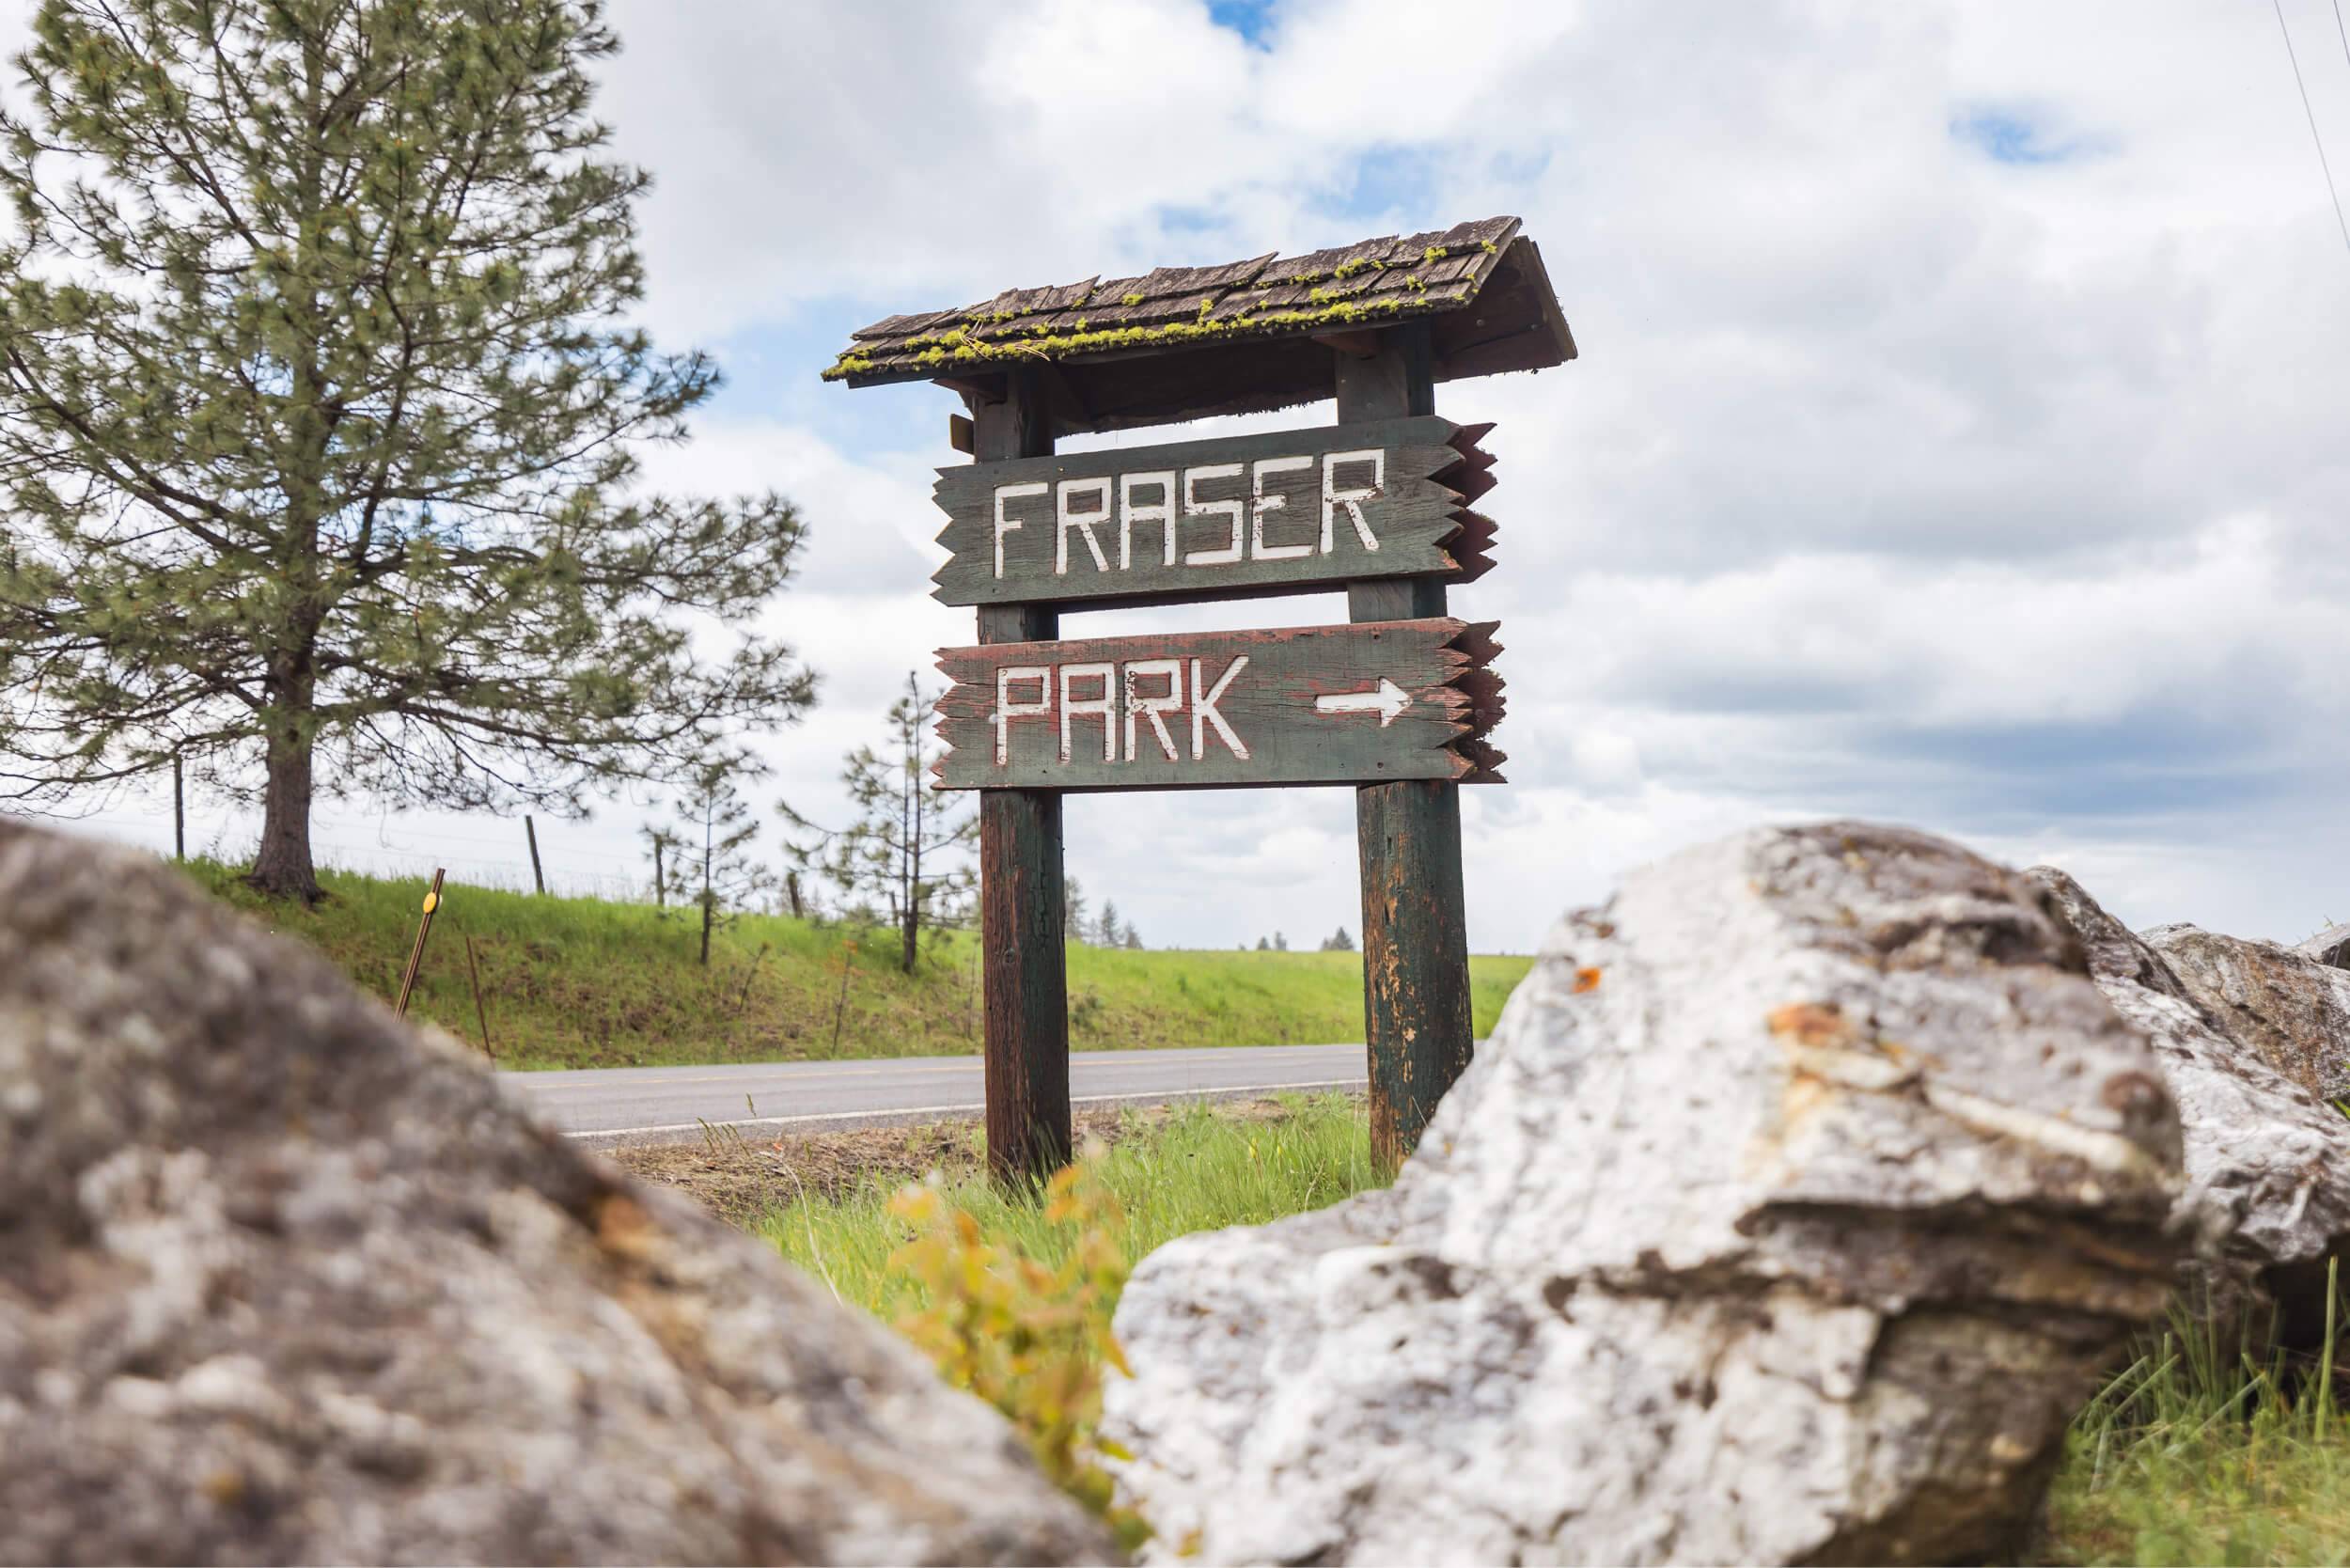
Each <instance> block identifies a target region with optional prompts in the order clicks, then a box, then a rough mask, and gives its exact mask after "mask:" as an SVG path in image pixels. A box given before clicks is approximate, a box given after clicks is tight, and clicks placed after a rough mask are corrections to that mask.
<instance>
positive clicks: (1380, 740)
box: [825, 218, 1575, 1177]
mask: <svg viewBox="0 0 2350 1568" xmlns="http://www.w3.org/2000/svg"><path fill="white" fill-rule="evenodd" d="M1518 230H1519V225H1518V222H1517V220H1516V219H1514V218H1494V219H1488V220H1484V221H1482V222H1479V223H1470V224H1462V225H1458V226H1456V227H1453V228H1450V229H1445V230H1438V231H1432V232H1430V233H1426V234H1416V235H1409V236H1402V237H1389V238H1386V239H1379V240H1370V241H1364V242H1362V243H1358V244H1354V245H1346V246H1340V247H1338V248H1336V249H1333V250H1325V251H1316V252H1312V253H1309V254H1307V255H1303V256H1295V257H1270V256H1267V257H1260V258H1257V259H1254V260H1249V261H1238V262H1232V263H1230V264H1227V265H1223V266H1214V267H1175V268H1169V267H1162V268H1159V269H1157V270H1156V271H1153V272H1152V273H1150V274H1144V275H1141V276H1136V277H1125V278H1115V279H1109V280H1104V279H1101V278H1098V277H1097V278H1089V279H1086V280H1085V281H1084V282H1082V283H1073V284H1066V285H1059V286H1054V287H1048V288H1042V289H1023V290H1007V291H1006V292H1004V293H1002V294H999V295H997V296H996V297H995V298H994V299H992V300H989V301H986V302H983V303H982V304H979V305H976V306H969V307H966V308H964V309H962V310H951V311H930V312H924V313H919V314H916V315H907V316H892V317H890V318H888V319H887V320H885V321H877V322H875V323H874V324H873V325H872V326H870V327H867V328H865V329H864V330H863V331H861V332H859V333H857V334H855V335H854V340H853V341H852V343H851V346H850V347H849V349H848V350H847V351H845V352H844V353H842V354H841V355H840V357H839V359H838V361H837V362H836V363H835V364H834V365H833V367H832V368H829V369H828V370H826V371H825V376H826V378H827V379H831V380H839V381H845V382H847V383H848V384H850V385H853V386H858V385H873V384H885V383H891V382H901V381H915V380H928V381H932V382H935V383H937V384H941V385H944V386H947V387H948V388H950V389H952V390H954V391H956V392H958V393H960V394H961V395H962V396H963V399H964V403H965V405H966V407H967V408H968V410H969V418H968V419H967V420H965V419H958V420H956V421H955V422H954V424H955V429H954V431H953V432H952V433H953V435H954V437H955V443H956V445H957V446H958V447H961V449H963V450H964V451H965V452H967V453H969V454H970V455H971V456H972V457H973V458H975V459H976V460H977V461H976V462H974V463H970V464H968V465H963V466H957V467H953V468H947V469H942V470H940V477H939V482H938V486H937V499H938V503H939V505H940V507H941V508H942V509H943V510H945V511H946V513H947V516H948V523H947V526H946V528H945V530H944V531H943V532H942V533H941V534H940V535H939V541H940V542H941V543H942V544H944V545H945V546H946V547H947V551H948V560H947V563H946V564H945V565H944V566H943V567H942V568H941V569H940V570H939V572H938V573H937V576H936V581H937V585H938V586H937V589H936V594H937V597H938V598H939V599H941V600H943V601H945V602H946V603H948V604H960V605H969V606H974V607H975V608H976V610H977V612H978V618H979V643H978V645H977V646H974V647H968V648H950V649H945V650H942V651H941V652H940V667H941V668H942V669H944V670H945V671H946V672H947V674H948V678H949V680H950V685H949V687H948V691H947V694H946V696H945V697H944V698H943V699H942V700H941V702H940V704H939V713H940V718H941V726H940V728H941V733H942V736H943V738H944V740H945V741H946V743H947V751H946V755H945V756H944V758H943V759H942V760H941V761H940V763H939V764H938V768H937V774H938V784H939V785H940V787H942V788H946V789H974V790H979V791H980V792H982V793H981V796H980V814H979V821H980V904H981V922H982V939H983V942H984V945H985V951H986V979H985V987H986V1010H987V1011H986V1018H987V1028H986V1065H987V1100H988V1107H987V1139H988V1155H989V1162H990V1164H991V1166H992V1167H993V1168H995V1171H996V1172H997V1173H998V1174H999V1175H1003V1176H1006V1177H1012V1176H1020V1175H1025V1174H1033V1173H1038V1172H1042V1171H1043V1170H1047V1169H1050V1168H1052V1167H1053V1166H1055V1165H1058V1164H1059V1163H1061V1162H1062V1161H1064V1160H1065V1159H1066V1158H1067V1157H1068V1155H1069V1151H1070V1124H1069V1061H1068V1018H1067V973H1066V965H1065V959H1064V954H1063V949H1062V910H1061V906H1062V892H1063V887H1062V869H1061V832H1060V805H1059V803H1060V801H1061V799H1062V797H1063V796H1064V795H1066V794H1068V793H1071V792H1083V791H1105V790H1120V789H1142V790H1167V789H1230V788H1246V787H1252V786H1294V785H1350V786H1353V787H1355V824H1356V828H1355V832H1356V845H1357V852H1358V859H1359V862H1360V868H1359V869H1360V872H1361V881H1362V892H1363V952H1364V980H1365V1032H1366V1038H1367V1040H1368V1044H1369V1051H1370V1080H1371V1137H1372V1142H1373V1146H1374V1149H1375V1151H1376V1152H1378V1154H1379V1155H1380V1156H1381V1157H1382V1158H1383V1159H1386V1160H1388V1161H1391V1162H1392V1161H1395V1160H1399V1159H1401V1158H1402V1155H1403V1154H1405V1153H1407V1152H1410V1149H1411V1147H1412V1145H1413V1144H1414V1143H1415V1142H1417V1141H1418V1137H1419V1133H1420V1130H1421V1128H1422V1127H1424V1126H1425V1125H1426V1123H1427V1120H1428V1117H1429V1114H1430V1113H1431V1112H1432V1111H1433V1110H1434V1107H1435V1105H1436V1102H1437V1100H1438V1098H1439V1097H1440V1096H1441V1095H1442V1094H1443V1092H1444V1090H1446V1089H1447V1088H1449V1086H1450V1084H1451V1082H1452V1080H1453V1079H1454V1078H1455V1077H1457V1076H1458V1075H1459V1074H1460V1073H1461V1071H1462V1070H1463V1069H1464V1068H1465V1066H1466V1065H1467V1063H1468V1059H1469V1055H1470V1051H1471V1048H1472V1041H1471V1034H1470V1017H1469V994H1468V957H1467V931H1466V921H1465V901H1464V894H1463V888H1462V877H1461V830H1460V807H1459V801H1458V795H1457V788H1456V787H1457V786H1458V785H1460V784H1465V783H1494V782H1499V781H1500V774H1499V772H1498V771H1497V770H1498V764H1499V763H1500V762H1501V761H1502V760H1503V758H1502V756H1501V754H1500V753H1499V752H1497V751H1496V750H1494V749H1493V747H1492V746H1491V745H1489V744H1488V742H1487V740H1486V737H1487V735H1488V733H1489V732H1490V731H1491V730H1492V729H1493V728H1494V726H1495V725H1496V723H1497V722H1498V721H1499V719H1500V717H1501V713H1502V683H1501V679H1500V677H1499V675H1498V674H1497V673H1496V671H1495V670H1494V669H1493V668H1492V667H1491V666H1492V663H1493V660H1494V657H1495V655H1496V652H1497V651H1498V647H1497V645H1496V642H1495V640H1494V632H1495V630H1496V627H1495V625H1494V623H1492V622H1490V621H1488V622H1476V623H1472V622H1468V621H1464V620H1460V619H1454V618H1452V617H1451V616H1450V615H1449V613H1448V609H1447V604H1446V592H1447V589H1448V588H1449V587H1450V586H1452V585H1457V584H1464V583H1468V582H1472V581H1474V580H1475V579H1477V578H1478V577H1480V576H1481V575H1482V574H1483V573H1484V572H1486V571H1487V570H1489V569H1490V567H1491V566H1492V564H1493V556H1492V552H1493V547H1494V541H1495V533H1494V525H1493V524H1492V523H1491V522H1490V521H1488V520H1487V519H1486V518H1485V517H1483V516H1482V515H1481V513H1479V512H1477V511H1475V510H1471V509H1470V503H1471V502H1473V501H1475V500H1477V499H1478V497H1480V496H1481V495H1482V494H1484V493H1485V492H1486V491H1487V490H1489V489H1490V488H1492V485H1493V482H1494V481H1493V475H1492V473H1491V469H1492V466H1493V460H1492V458H1491V457H1490V456H1488V455H1487V454H1486V452H1485V451H1484V450H1483V449H1482V447H1481V446H1480V442H1481V440H1482V439H1483V437H1484V436H1485V434H1486V433H1487V432H1488V431H1490V430H1491V429H1492V427H1491V426H1486V425H1474V426H1465V425H1459V424H1455V423H1453V422H1452V421H1450V420H1448V419H1443V418H1439V417H1437V416H1435V410H1434V386H1435V384H1436V383H1437V382H1438V381H1443V380H1452V379H1456V378H1460V377H1465V376H1477V375H1485V374H1490V373H1493V372H1495V371H1500V370H1531V369H1542V368H1546V367H1549V366H1553V365H1558V364H1561V363H1563V362H1564V361H1566V360H1568V359H1572V358H1574V357H1575V342H1574V338H1573V337H1572V336H1571V335H1570V334H1569V332H1568V330H1567V324H1566V321H1565V320H1564V319H1563V318H1562V317H1561V316H1560V314H1559V306H1558V301H1557V299H1556V298H1555V297H1554V296H1553V294H1552V292H1551V289H1550V282H1549V279H1548V277H1547V276H1546V275H1545V274H1544V273H1543V266H1542V258H1541V255H1540V253H1539V252H1538V251H1537V250H1536V249H1535V247H1534V243H1533V242H1532V241H1531V240H1528V239H1527V238H1526V237H1525V236H1523V235H1522V234H1520V233H1519V231H1518ZM1333 397H1335V399H1336V401H1337V405H1338V420H1339V422H1338V423H1337V424H1336V425H1334V426H1324V427H1320V428H1314V429H1300V430H1289V431H1278V432H1275V433H1271V434H1250V435H1243V436H1232V437H1226V438H1222V439H1218V440H1211V441H1188V442H1176V443H1169V444H1165V445H1156V446H1143V447H1115V448H1110V449H1105V450H1098V451H1089V452H1080V453H1064V454H1056V453H1055V451H1054V443H1055V440H1056V438H1057V437H1058V436H1060V435H1064V434H1079V433H1086V432H1093V431H1120V430H1130V429H1136V428H1139V427H1144V426H1151V425H1161V424H1169V423H1175V422H1179V421H1182V420H1185V419H1192V418H1199V417H1203V416H1211V415H1225V414H1246V413H1252V412H1259V411H1263V410H1270V409H1277V408H1283V407H1290V406H1293V405H1295V404H1297V403H1301V402H1306V401H1310V400H1317V399H1325V398H1333ZM1318 589H1327V590H1343V591H1344V592H1345V594H1346V596H1347V610H1348V615H1347V621H1346V623H1345V624H1340V625H1327V626H1307V627H1295V628H1288V629H1278V630H1266V631H1242V632H1212V633H1182V634H1167V635H1120V636H1109V637H1091V638H1076V639H1064V638H1062V637H1060V636H1059V635H1058V631H1059V624H1058V622H1059V612H1060V609H1061V608H1062V607H1063V606H1064V605H1066V606H1070V607H1073V608H1085V609H1104V608H1115V607H1120V606H1134V605H1150V604H1179V603H1189V602H1197V601H1201V600H1220V599H1243V598H1248V597H1252V596H1257V595H1264V594H1293V593H1302V592H1309V591H1314V590H1318Z"/></svg>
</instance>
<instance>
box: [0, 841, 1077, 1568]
mask: <svg viewBox="0 0 2350 1568" xmlns="http://www.w3.org/2000/svg"><path fill="white" fill-rule="evenodd" d="M0 955H5V957H4V958H0V1454H5V1455H6V1459H5V1462H0V1559H5V1560H9V1561H67V1560H74V1561H132V1560H148V1561H153V1560H162V1561H180V1562H185V1561H209V1560H269V1561H311V1562H337V1561H379V1560H412V1561H462V1560H493V1561H494V1560H508V1561H537V1562H547V1561H629V1562H647V1561H697V1562H739V1561H747V1560H770V1561H796V1562H817V1561H875V1562H916V1561H921V1562H940V1561H953V1562H962V1561H982V1560H985V1561H1006V1560H1010V1561H1054V1562H1059V1561H1069V1560H1084V1559H1096V1560H1098V1559H1102V1558H1105V1557H1107V1556H1109V1555H1111V1550H1110V1546H1109V1544H1108V1542H1107V1540H1106V1538H1105V1536H1104V1535H1102V1534H1101V1532H1100V1531H1099V1530H1098V1529H1096V1528H1095V1527H1094V1525H1093V1523H1092V1522H1091V1521H1090V1520H1089V1519H1088V1518H1087V1517H1086V1516H1084V1515H1083V1514H1081V1513H1079V1512H1078V1511H1077V1510H1076V1509H1075V1507H1074V1506H1073V1504H1071V1503H1069V1502H1068V1501H1066V1500H1065V1499H1064V1498H1063V1497H1061V1496H1060V1495H1059V1494H1058V1493H1057V1492H1055V1491H1053V1490H1052V1489H1051V1488H1050V1487H1048V1486H1047V1485H1046V1483H1045V1482H1043V1481H1042V1479H1040V1478H1039V1476H1038V1475H1037V1474H1036V1473H1035V1472H1034V1470H1033V1469H1032V1468H1031V1467H1030V1466H1028V1464H1027V1462H1026V1457H1025V1455H1024V1453H1023V1452H1022V1451H1021V1449H1020V1446H1019V1444H1018V1442H1017V1441H1016V1439H1015V1438H1014V1436H1013V1435H1012V1434H1011V1431H1010V1430H1009V1429H1008V1428H1007V1427H1006V1426H1005V1425H1004V1424H1003V1423H1002V1422H1001V1421H999V1420H998V1419H996V1418H995V1415H994V1414H993V1413H992V1412H990V1411H988V1410H986V1409H984V1408H982V1407H981V1406H980V1405H979V1403H976V1402H974V1401H972V1400H970V1399H968V1398H966V1397H965V1396H964V1395H962V1394H959V1393H956V1392H953V1391H951V1390H949V1389H948V1388H945V1387H944V1386H942V1385H941V1384H939V1383H938V1382H937V1381H936V1380H935V1379H934V1378H933V1377H932V1375H931V1373H930V1371H929V1369H928V1367H927V1366H926V1365H925V1364H923V1363H922V1362H921V1361H920V1360H919V1359H918V1358H917V1356H915V1354H914V1353H913V1352H912V1351H911V1350H910V1349H908V1348H907V1347H905V1346H903V1345H902V1344H901V1343H899V1342H898V1341H896V1340H895V1338H894V1337H893V1336H890V1335H888V1334H887V1333H885V1331H884V1330H882V1329H881V1328H879V1327H878V1326H876V1325H872V1324H870V1322H868V1321H866V1320H864V1319H863V1318H861V1317H860V1316H858V1315H857V1314H854V1313H853V1312H851V1311H849V1310H847V1309H843V1308H841V1307H839V1306H838V1305H836V1304H835V1303H834V1302H833V1301H832V1300H831V1299H830V1298H829V1297H828V1296H826V1295H825V1294H823V1292H821V1291H819V1290H817V1289H816V1288H814V1287H812V1286H811V1285H810V1284H809V1283H808V1282H807V1280H805V1279H803V1278H799V1277H798V1276H797V1275H795V1274H794V1273H792V1272H791V1270H790V1269H788V1268H786V1267H785V1266H783V1264H782V1263H781V1262H778V1261H777V1260H776V1257H775V1256H774V1255H773V1254H772V1253H771V1252H770V1251H768V1250H767V1249H766V1248H764V1247H760V1246H759V1245H758V1244H756V1243H755V1242H753V1241H752V1240H750V1239H749V1238H748V1237H746V1236H744V1235H742V1234H740V1233H738V1232H735V1231H729V1230H728V1229H726V1228H724V1227H722V1226H720V1225H719V1224H718V1223H717V1222H716V1221H714V1220H712V1219H709V1218H707V1217H706V1216H704V1215H702V1214H701V1213H700V1212H699V1211H697V1210H696V1209H695V1208H693V1207H692V1205H691V1204H690V1203H688V1202H687V1201H686V1200H682V1199H680V1198H676V1197H673V1196H670V1195H667V1194H664V1193H659V1192H655V1191H653V1190H651V1189H649V1188H646V1187H642V1186H639V1185H637V1184H635V1183H634V1182H631V1181H629V1180H627V1179H626V1178H624V1177H621V1176H619V1174H618V1173H617V1172H614V1171H611V1170H609V1169H608V1168H602V1167H599V1166H597V1165H595V1164H593V1163H591V1162H590V1161H588V1160H587V1159H585V1158H583V1157H581V1156H580V1155H578V1154H576V1153H574V1152H572V1151H571V1150H570V1149H569V1148H567V1147H565V1146H564V1145H563V1143H562V1142H561V1141H560V1140H559V1139H558V1138H556V1137H554V1136H553V1135H551V1134H548V1133H544V1132H541V1131H540V1130H538V1129H537V1128H535V1127H534V1126H532V1125H530V1124H529V1123H527V1122H526V1121H525V1120H524V1119H523V1118H522V1116H521V1115H520V1114H518V1113H517V1112H516V1111H514V1110H512V1109H510V1108H509V1107H508V1106H507V1105H505V1104H503V1103H502V1102H501V1101H500V1100H499V1099H498V1098H497V1095H496V1093H495V1090H494V1089H493V1086H492V1084H491V1082H490V1080H489V1078H488V1077H487V1076H486V1075H485V1074H482V1073H480V1072H478V1070H476V1069H475V1068H473V1067H472V1066H471V1065H469V1064H467V1063H466V1062H464V1061H462V1060H461V1059H459V1058H457V1057H456V1056H455V1055H454V1054H453V1053H452V1054H450V1055H447V1056H443V1055H441V1054H440V1053H438V1052H436V1051H435V1050H433V1049H432V1048H431V1046H430V1045H428V1044H427V1043H423V1042H421V1041H420V1040H419V1039H418V1037H417V1036H416V1035H415V1033H414V1032H413V1031H411V1030H410V1029H408V1028H406V1027H402V1026H400V1025H399V1024H398V1023H397V1022H396V1021H395V1020H394V1019H393V1018H392V1017H391V1015H390V1014H389V1013H388V1012H387V1011H384V1009H383V1008H381V1007H380V1006H377V1005H376V1004H374V1003H372V1002H369V1001H367V1000H365V999H363V998H362V997H360V996H358V995H357V994H356V993H354V992H353V991H352V989H351V988H350V987H349V986H348V985H347V984H346V983H345V982H344V981H343V980H341V979H340V978H339V977H338V976H337V975H336V974H334V973H333V972H332V971H331V970H329V969H328V968H327V966H326V965H325V964H324V963H323V962H322V961H321V960H319V959H317V958H315V957H313V956H312V955H310V954H309V953H307V952H305V951H302V950H298V949H295V948H294V947H293V946H292V945H290V944H288V943H281V942H278V941H276V940H274V939H273V938H270V937H268V936H266V935H264V934H263V933H260V932H259V931H258V929H256V928H254V927H252V926H250V925H248V924H246V923H244V922H243V921H240V920H238V919H236V918H235V917H231V916H230V915H228V914H227V912H226V911H224V910H222V909H221V908H219V907H218V906H217V905H215V904H214V903H212V902H211V901H209V900H207V899H206V898H204V897H203V896H202V895H201V894H200V893H198V892H196V890H195V889H193V888H191V887H189V886H186V885H185V884H183V883H182V882H181V881H180V879H179V878H177V877H175V876H173V875H171V874H170V873H168V872H167V871H165V870H163V869H162V868H160V867H158V866H155V865H154V864H153V863H152V862H151V861H149V860H147V859H146V858H145V857H138V856H133V855H128V854H125V853H121V852H116V851H109V850H103V849H100V848H96V847H93V846H90V845H88V844H86V843H80V842H74V841H70V840H66V839H58V838H55V837H53V836H49V835H46V834H39V833H35V832H32V831H30V830H27V829H25V828H23V827H19V826H12V825H9V824H8V823H5V822H0Z"/></svg>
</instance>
